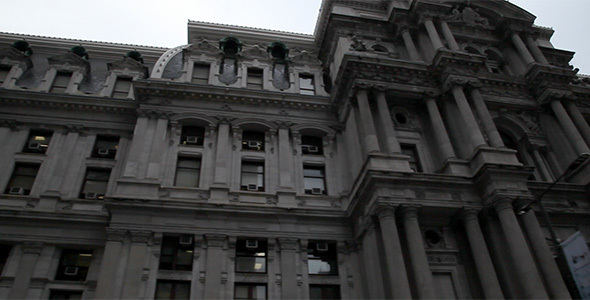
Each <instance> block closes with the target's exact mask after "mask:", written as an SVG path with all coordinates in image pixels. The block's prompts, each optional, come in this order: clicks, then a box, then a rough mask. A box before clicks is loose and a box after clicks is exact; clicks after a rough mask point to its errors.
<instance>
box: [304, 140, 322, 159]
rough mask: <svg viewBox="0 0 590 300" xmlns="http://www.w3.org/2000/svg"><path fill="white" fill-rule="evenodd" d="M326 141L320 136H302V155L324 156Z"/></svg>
mask: <svg viewBox="0 0 590 300" xmlns="http://www.w3.org/2000/svg"><path fill="white" fill-rule="evenodd" d="M323 146H324V141H323V139H322V138H321V137H319V136H311V135H304V136H301V153H302V154H315V155H322V154H324V147H323Z"/></svg>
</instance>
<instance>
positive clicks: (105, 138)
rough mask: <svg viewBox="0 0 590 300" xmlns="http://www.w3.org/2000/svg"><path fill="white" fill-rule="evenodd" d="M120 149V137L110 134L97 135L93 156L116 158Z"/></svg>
mask: <svg viewBox="0 0 590 300" xmlns="http://www.w3.org/2000/svg"><path fill="white" fill-rule="evenodd" d="M118 149H119V137H118V136H110V135H97V136H96V142H94V148H92V157H98V158H110V159H113V158H115V155H117V150H118Z"/></svg>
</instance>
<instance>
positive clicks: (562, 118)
mask: <svg viewBox="0 0 590 300" xmlns="http://www.w3.org/2000/svg"><path fill="white" fill-rule="evenodd" d="M551 108H552V109H553V112H554V113H555V116H556V117H557V121H559V125H561V128H563V131H564V132H565V135H566V136H567V137H568V138H569V140H570V141H571V142H572V144H573V146H574V149H576V154H578V155H580V154H582V153H586V152H590V149H589V148H588V145H586V142H584V138H582V135H580V132H578V129H577V128H576V125H574V122H572V119H570V117H569V116H568V115H567V112H566V111H565V109H564V108H563V106H562V105H561V102H560V101H559V100H557V99H554V100H552V101H551Z"/></svg>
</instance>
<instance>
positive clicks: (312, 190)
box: [311, 188, 324, 195]
mask: <svg viewBox="0 0 590 300" xmlns="http://www.w3.org/2000/svg"><path fill="white" fill-rule="evenodd" d="M323 192H324V191H323V190H322V189H320V188H313V189H311V193H312V194H313V195H321V194H323Z"/></svg>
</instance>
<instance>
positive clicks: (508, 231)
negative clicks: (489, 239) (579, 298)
mask: <svg viewBox="0 0 590 300" xmlns="http://www.w3.org/2000/svg"><path fill="white" fill-rule="evenodd" d="M494 209H495V210H496V213H497V214H498V218H499V219H500V224H501V226H502V231H504V235H505V237H506V242H507V246H508V249H509V251H510V255H511V256H512V263H513V266H514V267H513V270H514V272H515V273H516V277H517V278H518V280H519V281H520V286H519V288H520V289H521V290H522V295H523V296H524V298H527V299H548V296H547V293H546V292H545V287H544V286H543V282H542V281H541V277H539V273H538V272H537V268H536V266H535V261H534V260H533V257H532V256H531V252H530V251H529V247H528V245H527V243H526V240H525V237H524V235H523V233H522V231H521V230H520V225H519V224H518V220H517V219H516V216H515V215H514V211H513V210H512V203H511V201H510V199H499V200H498V201H496V202H495V203H494Z"/></svg>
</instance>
